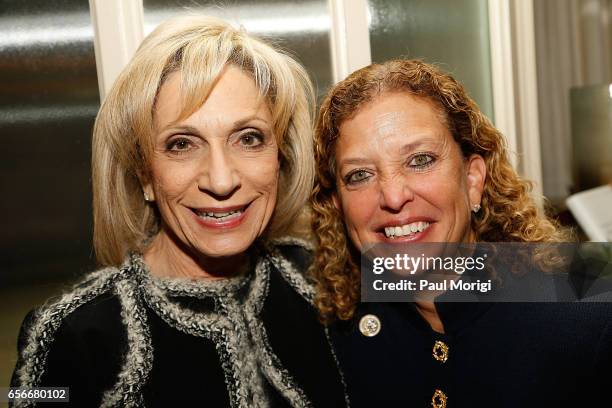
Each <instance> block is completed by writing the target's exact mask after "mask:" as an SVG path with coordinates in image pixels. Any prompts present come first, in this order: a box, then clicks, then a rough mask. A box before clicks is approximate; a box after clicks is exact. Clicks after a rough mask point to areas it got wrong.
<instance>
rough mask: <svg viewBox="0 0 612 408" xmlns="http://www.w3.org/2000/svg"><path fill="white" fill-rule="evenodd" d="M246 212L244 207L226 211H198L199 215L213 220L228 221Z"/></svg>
mask: <svg viewBox="0 0 612 408" xmlns="http://www.w3.org/2000/svg"><path fill="white" fill-rule="evenodd" d="M243 212H244V208H242V209H240V210H233V211H226V212H211V211H202V212H200V211H197V214H198V217H200V218H204V219H208V220H213V221H227V220H231V219H233V218H236V217H240V215H241V214H242V213H243Z"/></svg>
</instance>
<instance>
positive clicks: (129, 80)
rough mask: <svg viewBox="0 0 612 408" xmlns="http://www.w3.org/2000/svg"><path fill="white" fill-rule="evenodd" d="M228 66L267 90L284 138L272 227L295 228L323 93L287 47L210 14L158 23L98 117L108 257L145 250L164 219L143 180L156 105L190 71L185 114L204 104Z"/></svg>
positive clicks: (96, 159)
mask: <svg viewBox="0 0 612 408" xmlns="http://www.w3.org/2000/svg"><path fill="white" fill-rule="evenodd" d="M227 65H234V66H237V67H239V68H241V69H242V70H243V71H245V72H247V73H249V74H250V75H251V76H252V78H253V80H254V81H255V84H256V85H257V87H258V89H259V90H260V92H261V94H262V96H264V97H266V99H267V101H268V104H269V107H270V110H271V112H272V118H273V122H274V126H273V131H274V134H275V136H276V138H277V143H278V146H279V152H280V154H279V156H280V157H279V159H280V180H279V191H282V194H279V198H278V202H277V205H276V209H275V211H274V214H273V216H272V219H271V220H270V225H269V226H268V230H267V234H268V236H269V237H273V236H278V235H281V234H284V233H286V232H287V231H288V230H289V227H290V225H291V223H292V222H293V221H294V219H295V218H296V216H298V214H299V213H300V212H301V211H302V209H303V207H304V205H305V203H306V202H307V200H308V196H309V194H310V192H311V188H312V182H313V179H314V161H313V153H312V122H313V111H314V106H315V105H314V92H313V89H312V85H311V83H310V80H309V78H308V75H307V73H306V72H305V70H304V68H303V67H302V66H301V65H300V64H299V63H297V62H296V61H295V60H294V59H293V58H291V57H290V56H288V55H287V54H285V53H283V52H281V51H279V50H276V49H274V48H272V47H271V46H270V45H268V44H266V43H264V42H262V41H261V40H259V39H256V38H254V37H252V36H251V35H249V34H247V33H246V32H245V31H244V30H243V29H235V28H233V27H232V26H231V25H230V24H228V23H227V22H225V21H223V20H220V19H216V18H211V17H206V16H195V15H191V16H182V17H176V18H173V19H170V20H168V21H166V22H165V23H163V24H161V25H160V26H159V27H157V28H156V29H155V30H154V31H153V32H152V33H151V34H150V35H149V36H147V38H145V40H144V41H143V43H142V44H141V45H140V47H139V49H138V50H137V52H136V54H135V55H134V57H133V59H132V60H131V61H130V63H129V64H128V65H127V67H125V69H124V70H123V71H122V72H121V74H120V75H119V77H118V78H117V80H116V82H115V84H114V85H113V87H112V89H111V91H110V93H109V94H108V96H107V97H106V99H105V101H104V103H103V104H102V106H101V108H100V111H99V113H98V116H97V118H96V122H95V126H94V132H93V142H92V182H93V209H94V239H93V241H94V248H95V251H96V256H97V259H98V261H99V262H100V263H101V264H103V265H118V264H120V263H121V262H122V261H123V259H124V258H125V256H126V254H127V252H129V251H132V250H142V247H143V245H144V243H143V242H144V241H145V239H146V238H147V237H148V236H150V235H151V234H152V233H153V232H155V231H156V229H157V228H158V226H159V221H160V220H159V214H158V213H157V210H156V208H155V207H154V206H151V205H149V204H147V203H146V202H145V201H144V200H143V193H142V187H141V180H140V178H139V177H143V176H146V175H147V174H148V163H149V159H150V157H151V153H152V135H153V129H154V128H153V111H154V107H155V100H156V97H157V94H158V92H159V89H160V87H161V85H162V83H163V82H164V80H165V79H166V77H167V76H168V75H169V74H170V73H172V72H175V71H180V72H181V78H182V79H181V80H182V83H181V91H182V98H183V100H182V103H183V106H182V113H181V117H180V118H179V119H183V118H186V117H188V116H190V115H191V114H192V113H193V112H195V111H196V110H197V109H198V108H199V107H200V106H201V105H202V104H203V103H204V102H205V101H206V99H207V97H208V95H209V94H210V92H211V90H212V88H213V87H214V85H215V82H216V79H217V78H218V77H219V75H220V74H221V73H222V71H223V69H224V68H225V67H226V66H227Z"/></svg>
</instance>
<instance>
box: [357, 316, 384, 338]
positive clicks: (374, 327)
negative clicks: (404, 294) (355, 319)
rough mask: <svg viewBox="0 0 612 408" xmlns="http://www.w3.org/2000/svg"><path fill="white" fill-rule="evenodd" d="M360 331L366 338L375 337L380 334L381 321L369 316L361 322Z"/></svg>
mask: <svg viewBox="0 0 612 408" xmlns="http://www.w3.org/2000/svg"><path fill="white" fill-rule="evenodd" d="M359 331H360V332H361V334H363V335H364V336H366V337H374V336H376V335H377V334H378V333H379V332H380V319H379V318H378V317H376V316H374V315H373V314H367V315H365V316H363V317H362V318H361V320H359Z"/></svg>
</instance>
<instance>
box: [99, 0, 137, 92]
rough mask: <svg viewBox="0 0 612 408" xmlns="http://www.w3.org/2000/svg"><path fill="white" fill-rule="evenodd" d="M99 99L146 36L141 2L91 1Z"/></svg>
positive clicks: (117, 0) (125, 0) (126, 0)
mask: <svg viewBox="0 0 612 408" xmlns="http://www.w3.org/2000/svg"><path fill="white" fill-rule="evenodd" d="M89 8H90V11H91V19H92V24H93V29H94V50H95V54H96V70H97V72H98V86H99V88H100V99H101V100H104V97H105V95H106V94H107V93H108V91H109V90H110V89H111V87H112V85H113V82H114V81H115V78H117V76H118V75H119V73H120V72H121V70H122V69H123V67H125V66H126V65H127V63H128V62H129V61H130V59H131V58H132V56H133V55H134V52H136V49H137V48H138V46H139V45H140V43H141V42H142V39H143V37H144V18H143V5H142V0H89Z"/></svg>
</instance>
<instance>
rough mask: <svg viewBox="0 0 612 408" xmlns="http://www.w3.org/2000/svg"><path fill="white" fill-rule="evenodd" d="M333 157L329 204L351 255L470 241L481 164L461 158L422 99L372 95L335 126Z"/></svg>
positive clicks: (436, 115) (438, 113) (478, 159)
mask: <svg viewBox="0 0 612 408" xmlns="http://www.w3.org/2000/svg"><path fill="white" fill-rule="evenodd" d="M335 155H336V157H335V158H336V181H337V186H338V187H337V194H336V195H335V196H334V203H335V204H336V206H337V207H338V208H339V209H340V210H341V211H342V214H343V217H344V221H345V223H346V226H347V229H348V232H349V235H350V238H351V240H352V241H353V243H354V244H355V246H356V247H357V248H358V249H359V250H363V249H364V248H367V246H369V245H370V244H375V243H391V244H394V243H408V242H467V241H470V240H471V228H470V209H471V208H472V206H473V205H474V204H479V203H480V199H481V195H482V189H483V184H484V178H485V163H484V160H483V159H482V157H480V156H478V155H472V156H471V157H469V158H467V159H466V158H464V157H463V155H462V153H461V150H460V148H459V145H458V144H457V142H455V140H454V139H453V137H452V135H451V133H450V132H449V130H448V129H447V126H446V124H445V119H444V116H443V114H442V113H441V111H440V110H438V109H436V107H435V105H434V104H433V103H432V102H430V101H429V100H427V99H425V98H419V97H414V96H412V95H410V94H408V93H401V92H395V93H384V94H382V95H380V96H378V97H377V98H376V99H374V100H373V101H372V102H370V103H368V104H366V105H365V106H363V107H362V108H360V109H359V110H358V111H357V114H356V115H355V116H353V117H352V118H351V119H348V120H346V121H344V122H343V123H342V124H341V126H340V129H339V137H338V140H337V142H336V150H335Z"/></svg>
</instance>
